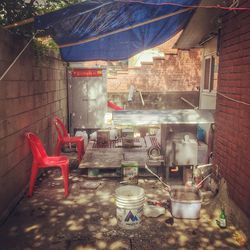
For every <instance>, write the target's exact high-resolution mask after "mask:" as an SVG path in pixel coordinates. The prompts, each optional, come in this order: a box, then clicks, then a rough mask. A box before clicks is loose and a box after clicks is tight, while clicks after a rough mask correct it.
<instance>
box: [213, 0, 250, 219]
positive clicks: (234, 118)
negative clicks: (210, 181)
mask: <svg viewBox="0 0 250 250" xmlns="http://www.w3.org/2000/svg"><path fill="white" fill-rule="evenodd" d="M241 6H247V7H250V3H249V1H241ZM218 92H220V93H223V94H225V95H227V96H229V97H231V98H234V99H237V100H240V101H243V102H247V103H250V12H249V11H244V12H236V13H235V12H230V13H228V14H227V15H225V16H224V17H223V19H222V34H221V51H220V66H219V84H218ZM249 142H250V106H249V105H248V106H247V105H243V104H239V103H236V102H233V101H231V100H228V99H226V98H224V97H222V96H220V95H218V97H217V107H216V134H215V161H216V162H217V163H218V165H219V167H220V168H221V174H222V175H223V176H224V177H225V179H226V180H227V183H228V189H229V194H230V197H231V198H232V199H233V200H234V201H235V203H236V204H237V205H238V206H239V207H240V208H241V209H242V210H243V211H244V212H245V213H246V214H247V215H248V216H249V217H250V194H249V190H250V153H249Z"/></svg>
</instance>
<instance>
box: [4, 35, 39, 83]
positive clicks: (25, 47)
mask: <svg viewBox="0 0 250 250" xmlns="http://www.w3.org/2000/svg"><path fill="white" fill-rule="evenodd" d="M37 33H38V31H36V33H35V34H34V35H33V37H32V38H31V39H30V40H29V42H28V43H27V44H26V45H25V46H24V48H23V49H22V50H21V52H20V53H19V54H18V55H17V57H16V58H15V59H14V61H13V62H12V63H11V64H10V66H9V67H8V68H7V69H6V70H5V71H4V73H3V74H2V76H1V77H0V81H1V80H2V79H3V78H4V77H5V76H6V74H7V73H8V72H9V70H10V69H11V68H12V66H13V65H14V64H15V63H16V61H17V60H18V59H19V57H20V56H21V55H22V54H23V52H24V51H25V50H26V49H27V48H28V46H29V45H30V43H31V42H32V41H33V39H34V38H35V36H36V35H37Z"/></svg>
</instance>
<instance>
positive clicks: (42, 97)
mask: <svg viewBox="0 0 250 250" xmlns="http://www.w3.org/2000/svg"><path fill="white" fill-rule="evenodd" d="M26 43H27V41H24V40H23V39H22V38H20V37H18V36H13V35H11V34H10V33H9V32H7V31H4V30H0V75H2V74H3V72H4V71H5V70H6V69H7V68H8V66H9V65H10V64H11V62H12V61H13V60H14V59H15V57H16V56H17V55H18V53H19V52H20V51H21V50H22V49H23V48H24V46H25V44H26ZM54 115H58V116H60V117H61V118H62V119H63V120H64V121H65V122H66V121H67V120H66V118H67V81H66V67H65V64H64V63H63V62H62V61H61V59H60V58H59V56H58V55H56V54H55V53H54V52H48V53H46V54H44V53H41V52H39V50H38V49H34V46H33V44H30V45H29V47H28V48H27V49H26V51H25V52H24V54H23V55H22V56H21V57H20V58H19V59H18V61H17V62H16V63H15V64H14V66H13V67H12V68H11V70H10V71H9V72H8V74H7V75H6V76H5V77H4V78H3V80H1V81H0V186H1V189H0V220H1V219H3V218H5V217H6V215H7V214H8V213H9V211H10V210H11V209H12V208H13V206H15V204H16V202H17V201H18V199H19V198H20V196H21V195H22V194H23V192H24V190H25V188H26V187H27V184H28V182H29V176H30V170H31V163H32V155H31V153H30V149H29V147H28V144H27V142H26V141H25V138H24V133H25V132H26V131H32V132H35V133H36V134H38V135H39V137H40V138H41V139H42V141H43V143H44V145H45V148H46V150H47V151H48V153H49V154H51V153H52V149H53V147H54V144H55V139H56V134H55V129H54V127H53V125H52V121H51V119H52V118H53V117H54Z"/></svg>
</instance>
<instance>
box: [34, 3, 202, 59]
mask: <svg viewBox="0 0 250 250" xmlns="http://www.w3.org/2000/svg"><path fill="white" fill-rule="evenodd" d="M171 3H174V4H180V5H184V6H174V5H171ZM198 3H199V0H169V1H168V2H166V1H164V0H155V1H153V0H144V1H143V0H138V1H132V0H131V1H130V0H124V1H122V0H87V1H84V2H82V3H79V4H75V5H71V6H69V7H67V8H64V9H61V10H58V11H55V12H51V13H48V14H44V15H42V16H37V17H35V28H36V29H37V30H45V31H46V32H47V33H49V34H50V35H51V36H52V37H53V39H54V40H55V42H56V43H57V44H58V45H59V47H60V52H61V55H62V58H63V59H64V60H65V61H68V62H77V61H78V62H79V61H88V60H123V59H127V58H129V57H131V56H133V55H134V54H136V53H138V52H140V51H143V50H145V49H148V48H152V47H155V46H157V45H159V44H161V43H163V42H165V41H166V40H168V39H169V38H171V37H172V36H173V35H175V34H176V33H177V32H178V31H180V30H181V29H182V28H183V27H184V26H185V24H186V23H187V22H188V20H189V18H190V17H191V15H192V13H193V9H192V8H186V7H185V6H190V5H197V4H198Z"/></svg>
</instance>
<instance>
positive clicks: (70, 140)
mask: <svg viewBox="0 0 250 250" xmlns="http://www.w3.org/2000/svg"><path fill="white" fill-rule="evenodd" d="M54 124H55V126H56V130H57V142H56V146H55V155H60V154H61V148H62V146H63V145H72V144H75V145H76V150H77V159H78V161H79V162H80V161H81V159H82V156H83V154H84V139H83V137H78V136H69V134H68V131H67V129H66V128H65V126H64V124H63V122H62V121H61V120H60V119H59V118H58V117H55V118H54Z"/></svg>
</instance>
